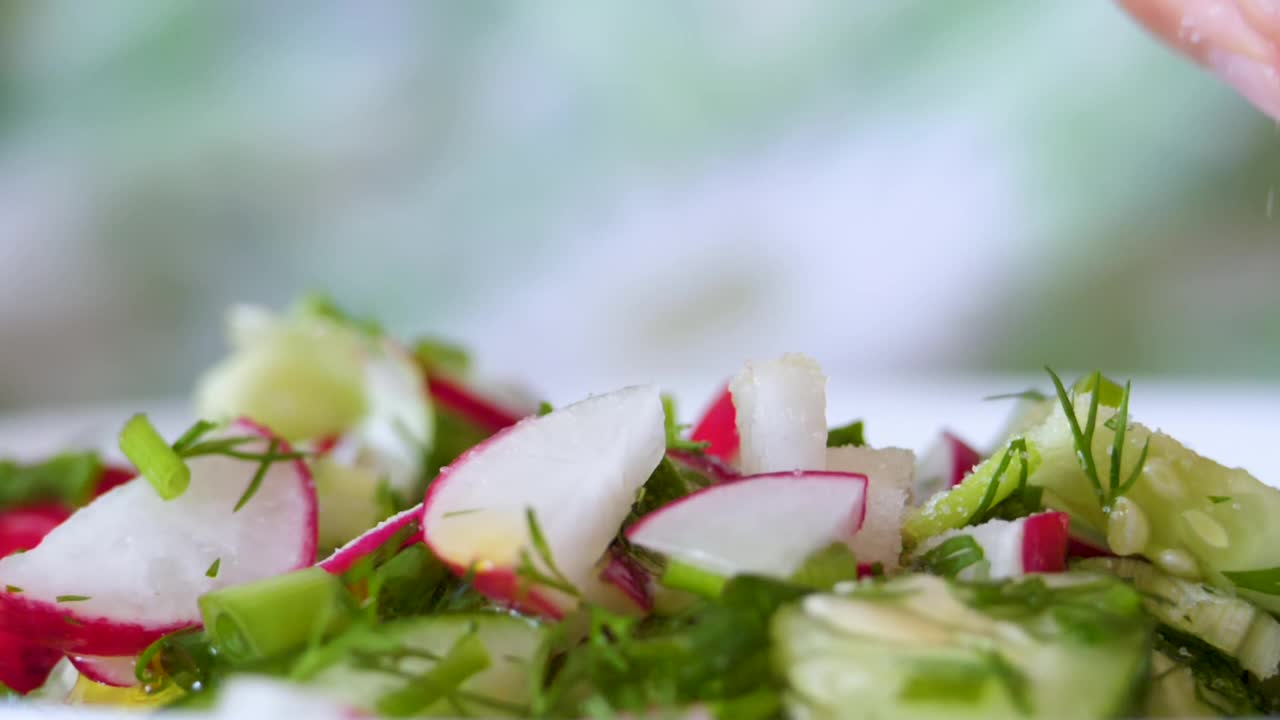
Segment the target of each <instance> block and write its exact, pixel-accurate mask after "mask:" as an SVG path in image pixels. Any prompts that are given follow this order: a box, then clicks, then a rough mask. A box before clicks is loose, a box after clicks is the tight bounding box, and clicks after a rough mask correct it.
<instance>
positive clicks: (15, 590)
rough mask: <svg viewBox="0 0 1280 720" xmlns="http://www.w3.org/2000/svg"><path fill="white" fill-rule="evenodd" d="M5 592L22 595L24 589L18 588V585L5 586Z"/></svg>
mask: <svg viewBox="0 0 1280 720" xmlns="http://www.w3.org/2000/svg"><path fill="white" fill-rule="evenodd" d="M4 591H5V592H10V593H20V592H22V588H20V587H18V586H17V585H5V586H4Z"/></svg>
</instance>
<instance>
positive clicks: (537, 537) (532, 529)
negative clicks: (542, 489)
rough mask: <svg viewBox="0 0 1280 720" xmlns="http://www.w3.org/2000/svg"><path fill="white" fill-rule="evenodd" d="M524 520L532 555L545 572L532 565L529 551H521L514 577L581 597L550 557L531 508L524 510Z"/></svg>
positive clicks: (544, 538)
mask: <svg viewBox="0 0 1280 720" xmlns="http://www.w3.org/2000/svg"><path fill="white" fill-rule="evenodd" d="M525 520H526V522H528V524H529V542H530V543H531V544H532V545H533V551H534V554H535V556H536V557H537V558H538V559H539V560H541V561H542V565H543V566H544V567H545V568H546V572H544V571H542V570H540V569H539V568H538V567H537V566H536V565H535V564H534V562H533V558H532V557H530V556H529V551H528V550H527V549H523V550H521V551H520V562H519V564H518V565H517V566H516V576H517V577H519V578H521V579H522V580H524V581H525V582H527V583H532V584H538V585H545V586H546V587H549V588H552V589H555V590H559V591H560V592H562V593H565V594H566V595H572V596H573V597H582V593H581V592H579V590H578V588H576V587H574V585H573V583H572V582H570V581H569V579H568V578H566V577H565V576H564V573H562V572H560V568H559V567H557V566H556V561H555V558H554V557H552V556H551V545H550V544H548V543H547V537H546V536H545V535H543V534H542V526H541V525H539V524H538V518H537V517H536V515H535V514H534V512H533V508H526V509H525Z"/></svg>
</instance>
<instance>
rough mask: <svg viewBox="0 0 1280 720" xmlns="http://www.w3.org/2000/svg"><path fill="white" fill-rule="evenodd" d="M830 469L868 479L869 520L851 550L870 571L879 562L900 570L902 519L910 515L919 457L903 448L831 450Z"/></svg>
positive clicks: (828, 462)
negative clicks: (916, 461) (912, 484)
mask: <svg viewBox="0 0 1280 720" xmlns="http://www.w3.org/2000/svg"><path fill="white" fill-rule="evenodd" d="M827 470H830V471H833V472H843V473H853V474H856V475H865V476H866V478H867V502H866V506H867V514H866V520H865V522H863V524H862V529H861V530H859V531H858V534H857V535H855V536H854V537H853V541H852V542H851V543H849V548H850V549H851V550H853V554H854V555H856V556H857V558H858V561H859V562H860V563H865V564H867V567H868V570H870V566H871V565H872V564H875V563H880V565H881V566H883V567H884V568H886V569H889V570H893V569H896V568H897V567H898V564H899V558H900V557H901V555H902V519H903V517H904V516H905V515H906V512H907V501H908V498H909V495H910V488H911V476H912V473H913V472H914V471H915V455H914V454H913V453H912V452H911V451H910V450H903V449H901V448H879V449H877V448H870V447H855V446H852V445H846V446H844V447H834V448H827Z"/></svg>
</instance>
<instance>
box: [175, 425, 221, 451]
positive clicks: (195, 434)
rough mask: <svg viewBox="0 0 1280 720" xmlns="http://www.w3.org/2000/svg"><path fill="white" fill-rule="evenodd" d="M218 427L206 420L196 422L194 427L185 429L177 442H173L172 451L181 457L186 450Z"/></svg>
mask: <svg viewBox="0 0 1280 720" xmlns="http://www.w3.org/2000/svg"><path fill="white" fill-rule="evenodd" d="M217 427H218V424H217V423H214V422H210V421H208V420H197V421H196V423H195V424H194V425H192V426H191V427H189V428H187V431H186V432H184V433H182V435H181V436H179V437H178V439H177V440H174V441H173V451H174V452H176V453H178V454H179V455H181V454H182V453H184V452H186V450H187V449H188V448H190V447H191V446H192V445H195V444H196V442H197V441H198V440H200V438H202V437H204V436H205V435H208V434H209V433H210V432H211V431H213V430H214V429H215V428H217Z"/></svg>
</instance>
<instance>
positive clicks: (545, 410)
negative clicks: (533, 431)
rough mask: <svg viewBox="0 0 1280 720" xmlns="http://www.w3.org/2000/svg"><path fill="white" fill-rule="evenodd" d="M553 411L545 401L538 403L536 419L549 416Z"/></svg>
mask: <svg viewBox="0 0 1280 720" xmlns="http://www.w3.org/2000/svg"><path fill="white" fill-rule="evenodd" d="M554 411H555V408H554V407H551V403H549V402H547V401H546V400H543V401H542V402H540V403H538V417H542V416H543V415H550V414H551V413H552V412H554Z"/></svg>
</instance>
